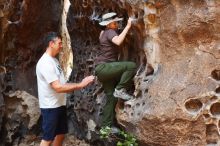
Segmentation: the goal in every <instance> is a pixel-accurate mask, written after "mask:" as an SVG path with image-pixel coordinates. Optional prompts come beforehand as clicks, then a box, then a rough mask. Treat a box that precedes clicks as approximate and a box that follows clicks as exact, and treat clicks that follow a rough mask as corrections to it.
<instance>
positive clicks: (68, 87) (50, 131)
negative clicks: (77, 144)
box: [36, 32, 94, 146]
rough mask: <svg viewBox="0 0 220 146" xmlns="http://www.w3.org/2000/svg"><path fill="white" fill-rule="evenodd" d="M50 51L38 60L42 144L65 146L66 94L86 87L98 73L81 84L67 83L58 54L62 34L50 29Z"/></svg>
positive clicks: (48, 42)
mask: <svg viewBox="0 0 220 146" xmlns="http://www.w3.org/2000/svg"><path fill="white" fill-rule="evenodd" d="M45 44H46V45H47V46H46V51H45V53H44V54H43V56H42V57H41V58H40V60H39V61H38V63H37V67H36V74H37V84H38V97H39V105H40V109H41V115H42V117H43V122H42V129H43V138H42V141H41V143H40V146H50V144H52V143H53V146H61V145H62V142H63V140H64V136H65V134H66V133H67V132H68V129H67V116H66V97H65V93H67V92H71V91H74V90H77V89H81V88H83V87H86V86H87V85H89V84H90V83H91V82H93V80H94V76H88V77H85V78H84V79H83V80H82V81H81V82H80V83H66V82H65V79H64V75H63V71H62V69H61V67H60V64H59V61H58V60H57V59H56V58H55V56H56V55H57V54H58V53H59V52H60V50H61V48H62V41H61V37H60V36H59V35H58V34H57V33H55V32H49V33H48V34H47V36H46V38H45Z"/></svg>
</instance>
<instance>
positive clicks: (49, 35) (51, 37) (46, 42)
mask: <svg viewBox="0 0 220 146" xmlns="http://www.w3.org/2000/svg"><path fill="white" fill-rule="evenodd" d="M57 37H58V38H61V35H60V34H59V33H57V32H48V33H46V35H45V37H44V41H43V46H45V48H47V47H48V45H49V42H50V41H52V40H54V39H55V38H57Z"/></svg>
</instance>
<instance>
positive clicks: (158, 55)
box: [67, 0, 220, 145]
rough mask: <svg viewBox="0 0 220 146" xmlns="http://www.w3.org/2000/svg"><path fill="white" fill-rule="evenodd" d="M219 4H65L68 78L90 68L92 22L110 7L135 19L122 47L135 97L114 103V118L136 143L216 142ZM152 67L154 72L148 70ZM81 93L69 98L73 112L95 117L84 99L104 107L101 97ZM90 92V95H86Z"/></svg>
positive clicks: (94, 30) (93, 48)
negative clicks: (131, 68) (133, 69)
mask: <svg viewBox="0 0 220 146" xmlns="http://www.w3.org/2000/svg"><path fill="white" fill-rule="evenodd" d="M219 3H220V2H219V1H217V0H209V1H208V0H207V1H206V0H204V1H189V0H184V1H182V0H172V1H165V0H155V1H154V0H146V1H128V0H127V1H126V0H121V1H102V0H100V1H89V0H85V1H71V9H70V12H69V18H68V20H67V21H68V22H69V23H68V24H69V26H68V29H69V32H70V36H71V40H72V47H73V52H74V59H75V61H74V63H75V64H74V70H75V72H73V74H72V80H74V81H79V80H80V79H82V77H83V76H85V75H88V74H92V73H93V72H92V71H93V70H92V69H90V68H92V67H93V68H94V63H93V59H94V57H95V54H96V53H95V52H96V51H97V50H98V46H96V45H97V41H98V34H99V32H100V29H101V28H99V27H98V26H97V21H96V20H97V19H98V18H100V16H101V14H103V13H105V12H109V11H115V12H117V13H118V14H119V16H124V17H133V18H136V21H135V22H134V24H133V26H132V29H131V30H130V32H129V34H128V36H127V38H126V40H125V43H124V44H123V45H122V48H123V49H122V50H123V53H124V56H123V57H122V59H129V60H132V61H135V62H136V63H137V64H138V65H139V68H138V70H137V74H136V76H135V78H134V81H135V90H134V94H135V95H136V99H134V100H132V101H128V102H125V103H124V104H123V103H122V104H118V107H117V109H116V111H117V119H118V122H119V123H120V124H121V125H122V126H123V127H124V128H125V129H127V130H129V131H130V132H133V133H135V134H136V136H137V137H138V139H139V140H140V144H142V145H208V144H216V145H218V144H219V142H218V141H219V120H218V119H219V110H218V106H219V77H218V76H219V64H220V61H219V55H220V54H219V45H220V44H219V43H220V42H219V33H220V31H219V19H220V17H219V16H220V15H219V13H220V10H219ZM125 22H126V21H125ZM125 22H124V23H125ZM91 64H92V65H91ZM150 68H153V70H154V71H153V73H151V74H148V70H149V69H150ZM97 86H99V85H98V84H97ZM85 91H86V92H84V93H83V94H82V93H81V94H80V93H78V92H77V93H75V94H74V95H73V96H72V104H75V113H76V115H75V116H76V117H77V118H78V120H79V121H83V120H86V121H88V119H94V121H96V122H97V121H98V120H97V119H95V117H96V116H97V115H98V113H99V112H98V111H99V110H100V109H101V108H100V109H99V108H98V107H99V106H95V107H96V108H94V111H93V110H92V109H90V108H89V107H88V106H87V107H86V106H85V103H86V102H87V103H88V102H89V103H90V104H92V105H93V107H94V105H99V102H100V103H101V105H102V104H103V102H104V101H103V100H104V99H102V98H103V97H104V95H103V93H100V94H98V93H97V94H96V93H94V90H93V89H88V88H87V89H85ZM85 93H86V94H85ZM92 93H94V94H93V96H95V97H97V98H96V99H91V98H90V96H91V95H92ZM100 97H101V100H99V99H100ZM95 100H96V101H95ZM70 105H71V104H70ZM101 105H100V106H101ZM76 107H77V108H76ZM88 111H90V115H89V116H87V117H86V118H85V116H84V114H85V113H86V112H88ZM100 111H101V110H100ZM100 114H101V112H100ZM94 115H96V116H94ZM97 123H98V122H97ZM84 125H86V123H84Z"/></svg>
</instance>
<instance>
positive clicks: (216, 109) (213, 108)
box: [210, 102, 220, 117]
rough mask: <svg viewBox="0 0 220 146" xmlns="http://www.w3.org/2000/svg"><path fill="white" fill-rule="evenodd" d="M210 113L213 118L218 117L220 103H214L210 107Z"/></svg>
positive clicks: (219, 114) (219, 115)
mask: <svg viewBox="0 0 220 146" xmlns="http://www.w3.org/2000/svg"><path fill="white" fill-rule="evenodd" d="M210 112H211V114H212V115H214V116H218V117H220V103H219V102H216V103H214V104H212V106H211V107H210Z"/></svg>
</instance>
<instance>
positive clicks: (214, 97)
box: [210, 96, 218, 101]
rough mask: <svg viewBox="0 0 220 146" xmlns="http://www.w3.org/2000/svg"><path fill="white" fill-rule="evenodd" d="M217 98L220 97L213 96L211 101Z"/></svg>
mask: <svg viewBox="0 0 220 146" xmlns="http://www.w3.org/2000/svg"><path fill="white" fill-rule="evenodd" d="M217 99H218V97H216V96H212V97H211V98H210V100H211V101H215V100H217Z"/></svg>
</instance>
